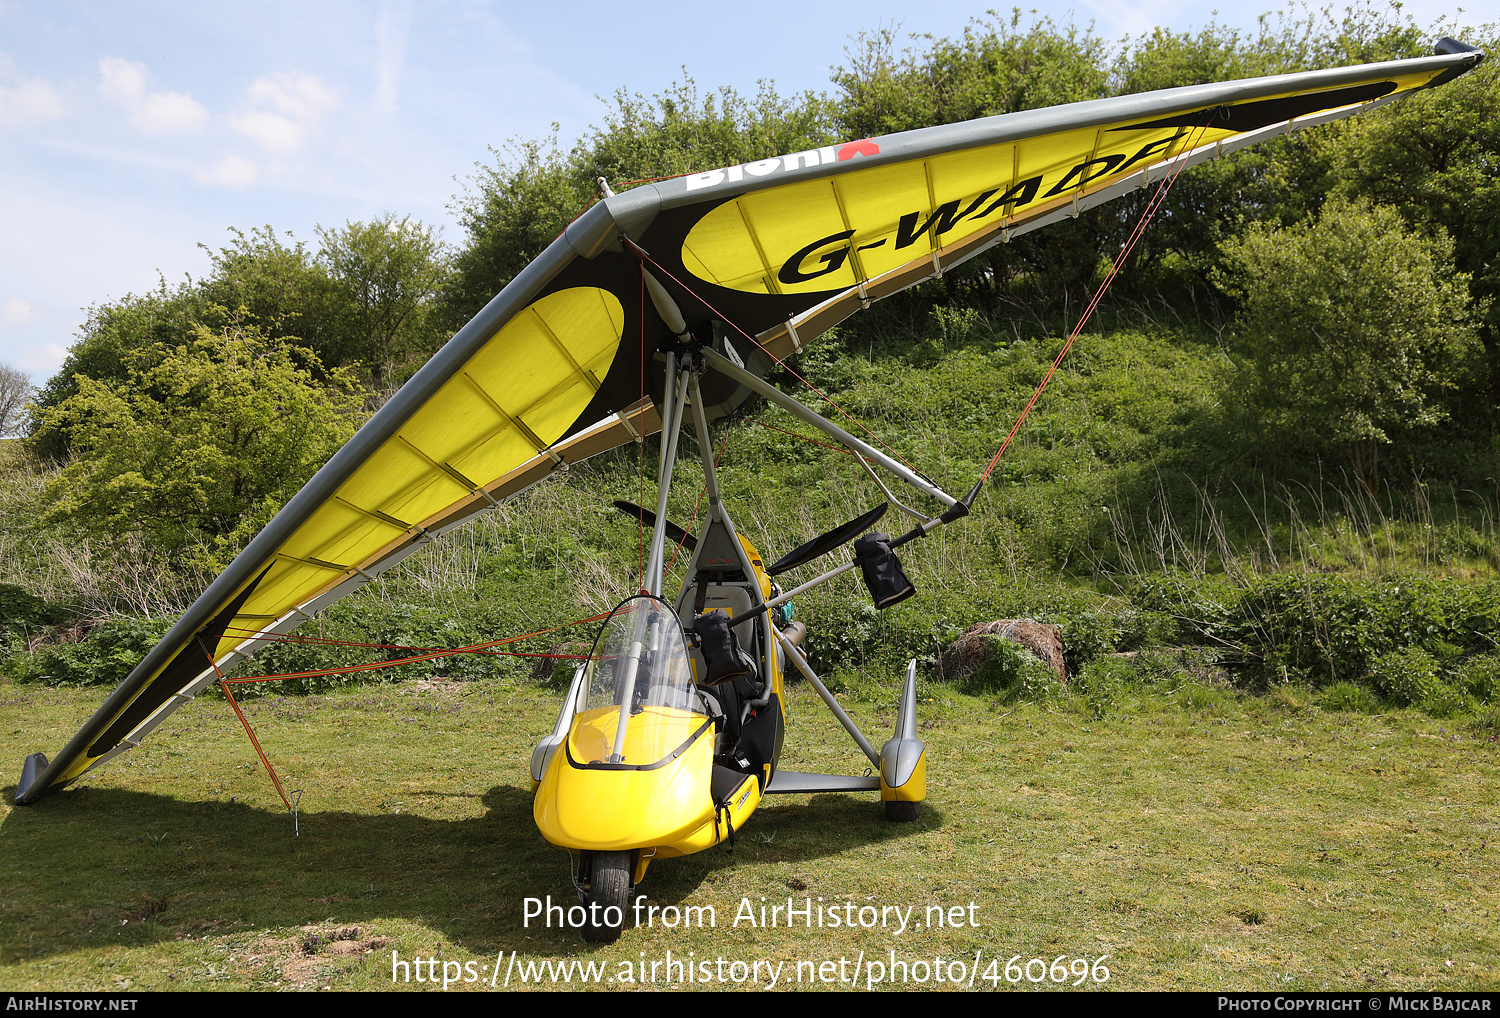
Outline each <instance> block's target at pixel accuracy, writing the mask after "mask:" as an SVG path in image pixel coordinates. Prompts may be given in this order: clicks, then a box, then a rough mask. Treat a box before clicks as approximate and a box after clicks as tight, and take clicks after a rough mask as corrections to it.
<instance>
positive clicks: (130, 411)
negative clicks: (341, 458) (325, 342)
mask: <svg viewBox="0 0 1500 1018" xmlns="http://www.w3.org/2000/svg"><path fill="white" fill-rule="evenodd" d="M127 360H128V370H127V377H126V378H125V379H123V380H120V381H113V380H96V379H92V378H89V377H88V376H86V375H79V376H78V377H77V384H78V392H77V393H76V394H75V395H73V396H71V397H69V398H68V399H66V400H64V401H63V402H62V403H60V404H59V405H57V406H54V407H48V408H44V409H42V410H41V411H40V431H39V432H38V438H40V439H41V440H43V441H45V440H46V439H47V437H48V436H49V435H50V434H52V433H54V432H56V431H59V430H62V431H66V432H67V433H68V434H69V435H70V436H71V441H72V459H71V461H70V462H69V463H68V465H67V466H66V467H65V468H64V469H63V470H62V471H61V472H60V473H59V474H57V475H56V476H54V477H53V478H52V480H51V481H49V482H48V485H47V488H46V490H45V493H44V497H45V502H46V506H47V508H46V510H45V512H44V515H43V518H42V522H43V523H44V524H70V525H72V526H74V527H76V528H78V529H79V530H80V531H82V532H83V533H85V534H97V535H99V536H101V537H103V536H108V537H110V538H111V539H118V537H119V536H120V535H122V534H129V533H139V534H144V535H145V536H147V537H148V538H150V539H151V540H153V541H154V542H156V543H158V544H160V545H162V546H163V547H166V548H169V549H176V550H179V551H180V550H183V549H187V548H191V547H193V546H195V545H205V544H208V545H215V544H216V545H217V547H218V550H219V552H220V553H221V554H220V555H219V556H218V557H219V558H224V557H225V555H224V554H223V553H225V552H227V551H229V550H232V549H231V548H230V546H231V545H233V544H236V543H241V542H243V541H244V540H247V539H248V538H249V537H250V536H251V535H252V534H253V533H254V532H255V531H257V530H259V528H260V527H261V526H263V525H264V524H265V523H266V522H267V521H268V520H269V519H270V517H271V516H272V515H274V514H275V513H276V511H277V510H279V509H280V507H281V506H282V505H283V504H284V503H285V502H286V500H287V499H289V498H291V496H292V495H293V494H295V493H296V492H297V490H298V489H299V488H300V487H301V486H302V485H303V484H304V483H305V482H306V481H307V479H308V478H309V477H311V476H312V474H313V473H314V472H315V471H316V470H317V468H318V467H320V466H322V464H323V463H324V461H326V460H327V459H328V457H329V456H331V455H332V454H333V453H334V452H336V451H337V450H338V449H339V447H340V446H342V445H343V444H344V442H345V441H347V440H348V439H349V437H350V436H351V435H353V434H354V431H355V429H356V428H357V427H358V426H359V424H360V423H361V422H362V421H363V419H364V414H363V411H362V406H363V403H364V397H365V393H364V391H363V390H362V389H361V387H360V386H359V385H358V384H357V383H356V382H355V381H354V380H353V378H352V377H351V376H350V375H349V373H348V372H347V371H342V370H335V371H332V372H329V373H328V376H327V377H328V382H327V384H320V383H318V382H317V381H315V379H314V377H313V372H312V371H311V370H310V369H309V368H307V367H305V366H304V365H305V364H306V363H307V362H308V361H310V360H313V361H315V360H316V358H314V357H313V355H312V353H311V352H310V351H307V350H296V349H294V348H292V347H291V346H289V345H288V344H286V343H284V342H281V341H279V340H274V339H268V338H266V337H265V336H264V335H263V334H262V333H261V332H259V331H258V330H256V329H254V328H252V327H249V326H244V327H241V328H239V329H235V330H230V331H225V332H222V333H213V332H210V331H209V330H208V329H206V328H203V327H201V326H200V327H198V328H197V329H196V330H195V331H194V334H193V336H192V338H191V340H190V341H189V342H186V343H182V344H179V345H176V346H173V345H169V344H166V343H155V344H152V345H151V346H149V347H147V348H145V349H142V350H137V351H133V352H131V353H130V354H129V355H128V358H127Z"/></svg>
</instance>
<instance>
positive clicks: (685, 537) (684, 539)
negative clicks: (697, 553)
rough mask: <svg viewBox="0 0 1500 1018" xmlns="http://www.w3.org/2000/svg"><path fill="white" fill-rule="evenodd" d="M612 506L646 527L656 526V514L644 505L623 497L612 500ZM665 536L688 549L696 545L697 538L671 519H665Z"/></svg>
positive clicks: (693, 548)
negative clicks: (628, 500)
mask: <svg viewBox="0 0 1500 1018" xmlns="http://www.w3.org/2000/svg"><path fill="white" fill-rule="evenodd" d="M614 507H615V508H616V509H618V510H620V512H622V513H624V514H625V515H626V516H629V517H632V518H633V519H638V520H640V521H641V522H642V523H643V524H645V525H646V526H648V527H652V528H655V526H656V514H655V513H654V512H652V511H651V510H650V509H647V508H646V507H645V506H639V505H636V504H635V503H634V502H627V501H625V500H624V499H623V498H617V499H615V501H614ZM667 537H668V538H670V539H671V541H672V542H673V543H674V544H680V545H682V546H683V547H684V548H686V549H687V550H688V551H693V550H695V549H696V548H697V547H698V539H697V538H696V537H694V536H693V535H692V534H689V533H688V532H687V531H686V530H683V529H682V528H681V527H679V526H678V525H677V524H675V523H673V522H672V521H671V520H668V521H667Z"/></svg>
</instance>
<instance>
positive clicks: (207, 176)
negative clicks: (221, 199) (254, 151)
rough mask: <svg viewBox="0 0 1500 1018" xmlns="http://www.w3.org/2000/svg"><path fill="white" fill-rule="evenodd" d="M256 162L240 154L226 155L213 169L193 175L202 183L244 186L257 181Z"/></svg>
mask: <svg viewBox="0 0 1500 1018" xmlns="http://www.w3.org/2000/svg"><path fill="white" fill-rule="evenodd" d="M257 175H258V174H257V173H256V169H255V164H254V163H252V162H251V161H250V160H248V159H244V158H241V157H240V156H233V155H230V156H225V157H224V158H223V159H220V160H219V162H218V163H217V164H216V165H215V166H214V168H213V169H211V170H203V171H202V172H200V173H195V174H194V175H193V176H194V178H195V179H197V181H198V183H200V184H217V185H218V186H220V187H244V186H246V185H247V184H253V183H255V178H256V176H257Z"/></svg>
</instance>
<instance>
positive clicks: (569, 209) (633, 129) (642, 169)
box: [443, 77, 833, 329]
mask: <svg viewBox="0 0 1500 1018" xmlns="http://www.w3.org/2000/svg"><path fill="white" fill-rule="evenodd" d="M830 117H831V114H830V111H829V107H828V104H827V102H826V100H824V99H823V98H822V97H821V96H816V95H812V94H811V93H807V94H804V95H802V96H798V97H796V98H793V99H783V98H782V97H780V96H779V95H778V94H777V93H776V91H775V89H773V88H772V87H771V86H770V85H769V84H767V83H764V82H762V83H761V86H760V89H759V91H758V92H757V93H756V96H755V99H754V100H753V101H751V100H748V99H745V98H744V97H742V96H740V95H739V94H738V93H737V92H736V91H735V90H734V89H730V88H722V89H719V90H718V91H717V92H714V93H711V94H709V95H705V96H700V95H699V93H698V90H697V86H696V85H695V84H694V83H693V81H692V79H691V78H687V77H684V79H683V80H682V81H681V82H679V83H677V84H675V85H673V86H672V87H670V88H668V89H667V90H666V91H665V92H663V93H661V94H659V95H654V96H651V97H649V98H648V97H646V96H643V95H640V94H634V93H629V92H626V91H623V90H622V91H620V92H617V93H616V94H615V97H614V108H613V109H612V110H611V111H610V113H609V114H608V115H607V116H606V118H605V121H604V124H603V125H602V126H599V127H595V128H594V129H593V132H592V133H591V134H590V135H589V136H588V137H586V138H584V139H583V140H582V141H580V142H579V143H578V144H577V145H576V146H574V148H573V150H572V151H571V152H569V153H566V154H565V153H563V152H562V151H561V150H559V149H558V147H557V137H556V125H554V134H553V137H552V138H551V139H549V140H548V141H547V142H546V143H540V142H535V141H521V142H514V143H512V144H510V145H508V146H506V148H505V150H504V151H498V152H497V151H495V150H493V149H491V152H492V153H493V154H494V156H495V165H494V166H482V167H479V170H478V172H477V174H476V175H475V177H474V179H473V182H472V186H471V188H470V190H469V192H468V193H467V194H465V195H463V196H462V197H460V198H459V199H458V202H457V208H456V211H457V213H458V219H459V223H460V224H461V225H462V226H463V228H464V232H465V233H466V234H467V235H468V243H467V245H466V246H465V247H464V248H463V249H462V250H461V251H459V253H458V254H457V255H456V256H455V257H454V259H453V275H452V277H451V278H450V280H449V282H448V284H447V288H446V290H445V292H444V295H443V304H444V307H445V309H446V311H447V325H448V327H449V328H455V329H456V328H458V327H459V326H461V325H462V324H463V323H464V322H466V321H468V320H469V319H470V318H471V317H473V315H474V314H475V312H477V311H478V310H479V309H480V308H482V307H484V305H485V304H486V303H487V302H488V301H489V300H490V298H491V297H493V296H494V295H495V294H497V293H499V292H500V290H501V289H502V288H503V287H504V286H505V284H506V283H508V282H510V281H511V280H512V279H513V278H515V275H516V273H518V272H520V271H521V270H522V269H523V268H525V267H526V265H527V264H529V263H530V262H531V260H532V259H533V258H535V257H536V256H537V255H538V254H540V253H541V252H542V251H543V250H544V249H545V248H546V247H547V245H548V244H550V243H552V241H553V240H554V239H555V238H556V237H557V235H558V234H559V233H561V232H562V230H563V229H564V228H565V227H566V226H567V225H568V223H570V222H571V221H572V220H573V219H574V217H576V216H578V215H579V214H580V213H582V212H583V211H584V210H586V209H587V208H588V206H589V203H590V202H591V201H592V199H593V197H594V196H596V194H597V192H598V183H597V178H598V177H600V176H602V177H604V178H605V179H606V180H607V181H608V182H609V183H610V184H611V185H620V186H622V187H623V186H624V185H626V184H628V183H630V182H632V181H639V180H647V179H655V178H658V177H667V176H673V175H675V174H681V173H688V172H691V171H694V170H705V169H713V168H714V167H718V166H728V165H731V164H734V163H742V162H749V161H751V160H754V159H762V158H766V157H768V156H772V155H778V154H781V153H784V152H796V151H799V150H801V149H807V148H816V147H818V146H820V145H825V144H828V143H829V142H830V141H832V140H833V135H832V133H831V120H830Z"/></svg>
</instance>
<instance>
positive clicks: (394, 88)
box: [374, 0, 411, 113]
mask: <svg viewBox="0 0 1500 1018" xmlns="http://www.w3.org/2000/svg"><path fill="white" fill-rule="evenodd" d="M410 29H411V5H410V4H408V3H399V2H395V0H386V2H384V3H382V4H381V5H380V13H379V14H377V15H376V16H375V98H374V105H375V109H376V111H377V112H379V113H395V112H396V98H397V96H398V95H399V93H400V91H401V71H402V68H403V67H404V66H405V64H406V36H407V33H408V32H409V31H410Z"/></svg>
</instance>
